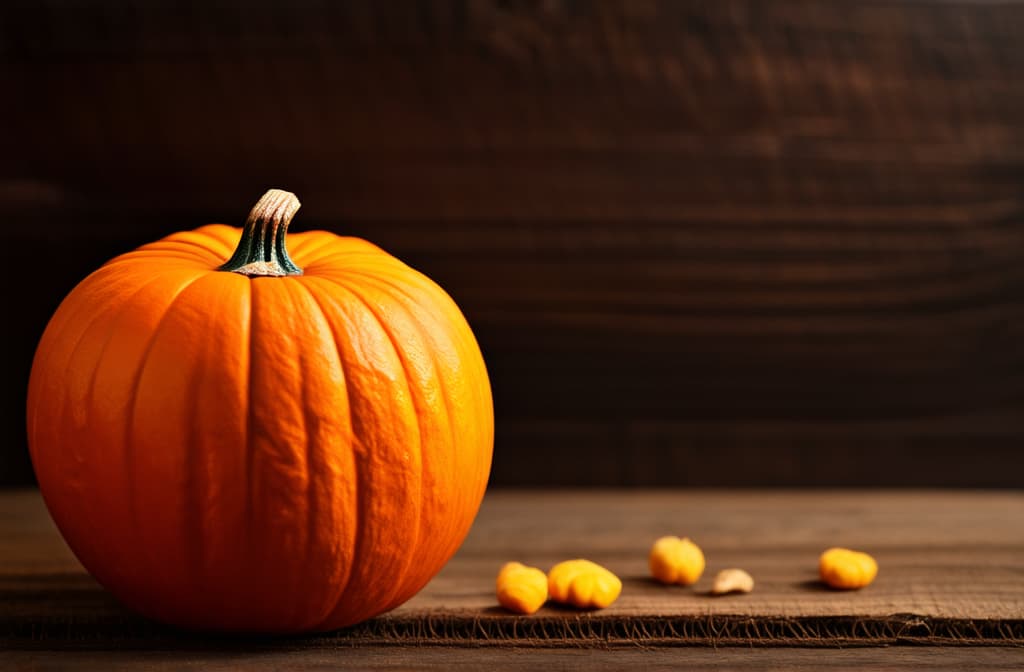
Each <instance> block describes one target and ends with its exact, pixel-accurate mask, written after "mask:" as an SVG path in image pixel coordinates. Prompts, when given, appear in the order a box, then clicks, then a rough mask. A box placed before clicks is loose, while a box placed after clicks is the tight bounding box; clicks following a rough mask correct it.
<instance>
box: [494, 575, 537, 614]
mask: <svg viewBox="0 0 1024 672" xmlns="http://www.w3.org/2000/svg"><path fill="white" fill-rule="evenodd" d="M497 591H498V604H500V605H501V606H503V607H505V608H506V609H508V610H509V611H514V612H516V613H517V614H532V613H533V612H535V611H537V610H538V609H540V607H541V605H542V604H544V603H545V602H546V601H547V599H548V577H547V576H545V574H544V572H542V571H541V570H539V569H537V568H536V567H527V566H526V565H524V564H522V563H519V562H509V563H506V564H505V565H504V566H503V567H502V568H501V571H500V572H498V580H497Z"/></svg>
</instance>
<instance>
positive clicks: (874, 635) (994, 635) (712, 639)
mask: <svg viewBox="0 0 1024 672" xmlns="http://www.w3.org/2000/svg"><path fill="white" fill-rule="evenodd" d="M112 645H113V646H116V647H117V648H142V647H152V646H166V647H171V648H200V649H202V648H214V647H216V648H225V647H227V648H230V647H232V646H243V647H246V648H252V647H259V646H272V647H275V648H281V647H286V648H287V647H292V646H295V647H303V648H304V647H316V646H325V647H345V646H361V645H371V646H431V645H433V646H467V647H476V646H516V647H549V648H550V647H590V648H593V647H601V648H611V647H663V646H712V647H717V646H791V647H792V646H800V647H840V646H842V647H852V646H893V645H932V646H935V645H943V646H951V645H952V646H1018V647H1024V619H1022V620H993V619H969V618H964V619H959V618H935V617H927V616H919V615H914V614H892V615H889V616H881V617H879V616H807V617H767V616H738V615H707V616H692V615H691V616H613V615H602V614H598V613H581V614H566V615H562V616H557V617H556V616H512V615H507V616H506V615H495V614H469V613H450V614H443V613H442V614H430V615H416V616H383V617H380V618H376V619H372V620H370V621H367V622H365V623H362V624H360V625H357V626H354V627H352V628H348V629H345V630H339V631H336V632H330V633H320V634H316V635H307V636H293V637H258V638H257V637H249V636H245V637H238V636H221V635H209V634H205V633H188V632H183V631H180V630H174V629H171V628H167V627H164V626H161V625H159V624H156V623H152V622H149V621H145V620H142V619H137V620H136V619H133V618H124V619H120V618H110V619H103V618H99V619H96V620H80V619H68V620H63V619H53V620H51V621H48V622H39V621H33V622H20V623H19V622H17V621H7V622H0V649H2V648H8V649H16V648H20V649H26V648H74V649H90V648H97V649H99V648H106V647H109V646H112Z"/></svg>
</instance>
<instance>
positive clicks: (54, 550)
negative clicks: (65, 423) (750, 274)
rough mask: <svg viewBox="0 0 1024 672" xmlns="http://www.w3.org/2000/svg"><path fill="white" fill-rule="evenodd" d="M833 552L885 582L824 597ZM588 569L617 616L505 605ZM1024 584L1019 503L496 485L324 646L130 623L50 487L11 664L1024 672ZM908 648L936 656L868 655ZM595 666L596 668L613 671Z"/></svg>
mask: <svg viewBox="0 0 1024 672" xmlns="http://www.w3.org/2000/svg"><path fill="white" fill-rule="evenodd" d="M664 534H676V535H686V536H690V537H691V538H693V539H694V540H695V541H696V542H697V543H698V544H700V545H701V546H702V548H703V549H704V552H705V555H706V557H707V562H708V566H707V571H706V572H705V575H704V577H703V578H701V580H700V581H699V582H698V583H697V584H696V585H695V586H694V587H692V588H681V587H665V586H661V585H659V584H656V583H655V582H653V581H651V580H650V579H649V578H648V571H647V551H648V549H649V547H650V545H651V543H652V542H653V540H654V539H655V538H657V537H658V536H661V535H664ZM833 545H843V546H849V547H853V548H858V549H862V550H865V551H869V552H870V553H872V554H873V555H874V556H875V557H876V558H877V560H878V562H879V566H880V571H879V575H878V578H877V580H876V581H875V583H874V584H872V585H871V586H869V587H868V588H866V589H864V590H861V591H856V592H836V591H832V590H829V589H827V588H825V587H824V586H823V585H821V584H820V583H819V582H818V580H817V557H818V555H819V554H820V552H821V551H822V550H824V549H825V548H827V547H829V546H833ZM574 557H586V558H589V559H591V560H594V561H596V562H599V563H601V564H603V565H605V566H607V567H608V568H609V569H611V570H613V571H614V572H615V573H617V574H618V575H619V576H620V577H621V578H622V579H623V584H624V587H623V591H622V595H621V597H620V598H619V600H618V601H617V602H616V603H615V604H613V605H612V606H611V607H609V608H608V609H605V610H602V611H577V610H573V609H566V608H560V607H556V606H546V607H544V608H542V609H541V610H540V611H539V612H538V613H537V614H535V615H533V616H528V617H526V616H516V615H513V614H510V613H508V612H506V611H504V610H503V609H501V608H500V607H499V606H498V605H497V602H496V600H495V597H494V577H495V574H496V572H497V570H498V568H499V567H500V565H501V564H502V563H503V562H505V561H508V560H519V561H522V562H525V563H527V564H532V565H536V566H539V567H541V568H543V569H545V570H546V569H548V568H549V567H550V566H551V565H553V564H554V563H556V562H558V561H560V560H564V559H568V558H574ZM726 567H741V568H744V569H746V570H747V571H749V572H750V573H751V574H752V575H753V576H754V578H755V581H756V587H755V589H754V591H753V592H752V593H750V594H748V595H732V596H726V597H712V596H711V595H709V594H708V592H707V591H708V588H709V586H710V581H711V577H712V576H713V575H714V574H715V573H716V572H717V571H718V570H719V569H722V568H726ZM1022 579H1024V493H1019V492H996V491H993V492H965V491H649V490H645V491H640V490H628V491H623V490H617V491H592V490H586V491H494V492H491V493H490V494H488V496H487V498H486V499H485V502H484V505H483V507H482V509H481V511H480V515H479V517H478V519H477V521H476V524H475V525H474V527H473V531H472V532H471V534H470V536H469V538H468V539H467V540H466V542H465V544H464V545H463V547H462V549H461V550H460V551H459V553H458V554H457V555H456V557H455V558H454V559H453V560H452V561H451V562H450V563H449V564H448V566H447V567H446V568H445V569H444V570H443V571H442V572H441V574H439V575H438V576H437V577H436V578H435V579H434V580H433V581H432V582H431V583H430V584H429V585H428V586H427V587H426V588H425V589H424V590H423V591H422V592H421V593H420V594H419V595H418V596H417V597H415V598H414V599H412V600H411V601H410V602H408V603H407V604H405V605H403V606H402V607H400V608H398V609H396V610H394V611H393V612H391V613H390V614H387V615H385V616H383V617H380V618H378V619H374V620H372V621H369V622H367V623H364V624H362V625H359V626H356V627H354V628H351V629H349V630H345V631H340V632H336V633H329V634H325V635H317V636H313V637H302V638H288V639H285V640H281V639H273V640H268V639H238V638H232V639H224V638H222V637H210V636H204V635H199V634H193V633H183V632H180V631H176V630H173V629H170V628H167V627H164V626H161V625H158V624H155V623H152V622H149V621H147V620H145V619H142V618H141V617H138V616H136V615H134V614H131V613H129V612H128V611H126V610H124V609H123V608H122V607H120V606H119V605H118V604H117V603H116V602H115V601H114V600H113V599H112V598H110V597H109V596H108V595H107V594H106V593H105V592H104V591H103V589H102V588H101V587H100V586H99V585H97V584H96V583H95V582H94V581H93V580H92V579H91V578H90V577H89V576H88V575H87V574H86V573H85V572H84V570H83V569H82V567H81V566H80V565H79V564H78V562H77V561H76V560H75V559H74V557H73V555H72V554H71V552H70V551H69V550H68V548H67V547H66V546H65V545H64V543H63V542H62V541H61V539H60V536H59V534H58V533H57V531H56V529H55V527H54V526H53V524H52V522H51V521H50V519H49V516H48V515H47V513H46V510H45V507H44V506H43V504H42V500H41V498H40V497H39V495H38V493H37V492H35V491H17V492H10V493H5V494H0V651H4V650H6V653H0V664H2V663H4V662H5V659H6V661H7V662H10V661H13V662H14V663H15V664H19V663H22V664H26V665H28V664H38V663H40V661H45V660H50V658H49V657H51V656H65V657H66V656H72V657H73V660H75V661H77V662H76V665H78V666H79V668H80V669H93V667H96V668H101V667H104V665H109V664H110V660H111V659H110V658H108V657H106V655H107V654H108V653H111V654H112V653H113V652H114V651H115V650H116V651H118V652H119V653H118V654H117V655H118V656H122V657H123V656H129V659H130V660H131V661H134V662H136V663H145V664H146V665H148V666H150V667H153V666H159V665H158V664H159V663H160V662H161V661H171V660H177V661H178V662H179V663H181V662H182V661H183V660H184V659H183V658H181V656H182V655H184V653H183V652H187V653H188V655H187V657H188V659H189V660H192V661H198V662H196V664H197V665H198V666H202V665H203V664H205V663H204V661H205V662H206V663H212V662H218V661H219V663H225V661H228V662H230V663H231V664H236V663H238V661H239V660H242V661H247V662H244V665H243V664H242V663H238V665H242V666H244V667H246V668H249V669H251V668H252V666H253V665H263V664H266V665H268V666H269V667H274V666H277V665H281V664H288V665H290V666H294V665H295V664H299V663H302V664H306V663H308V664H313V663H314V662H316V664H320V663H322V662H323V661H325V660H333V659H334V658H339V659H340V660H342V661H348V662H352V663H354V662H356V661H363V663H362V666H370V665H369V662H370V661H371V660H372V661H375V662H374V665H373V666H375V667H377V668H379V669H392V668H394V667H403V668H407V667H409V666H410V664H411V662H415V663H422V664H423V665H428V666H429V665H430V664H432V663H431V661H433V662H434V663H437V664H445V665H453V664H454V665H456V667H458V666H459V665H463V664H464V665H465V666H466V667H467V669H469V668H471V667H472V666H473V665H481V664H504V665H507V666H512V667H524V668H526V667H533V666H535V665H539V664H542V662H541V661H543V660H551V661H556V660H557V661H560V662H559V663H558V664H559V665H562V666H569V667H571V666H573V665H575V664H577V663H579V664H582V661H583V660H584V659H583V658H579V657H578V654H576V653H572V652H570V651H568V649H573V650H575V651H577V652H578V651H579V650H581V649H584V650H587V651H590V652H591V653H594V652H595V651H598V652H600V653H599V654H595V655H600V656H613V657H614V659H615V660H617V661H618V663H617V664H620V665H621V664H631V663H629V661H630V660H632V659H631V658H630V656H634V655H637V652H638V651H643V652H644V654H645V657H644V659H643V660H644V661H646V663H648V664H658V665H661V664H664V665H666V666H671V665H672V664H673V661H675V664H678V662H679V661H681V660H686V661H688V664H719V663H722V662H723V661H726V660H728V661H732V664H735V665H736V666H741V667H742V666H747V665H754V664H755V661H761V663H768V662H771V663H772V664H783V663H784V664H785V665H789V666H796V667H799V666H801V665H806V666H812V665H815V664H816V661H818V662H820V659H819V658H816V657H815V656H814V655H812V654H811V653H809V652H806V651H802V650H801V649H796V648H780V647H808V648H811V647H813V648H818V649H820V648H821V647H828V648H830V649H832V650H831V651H830V652H829V654H828V655H830V656H833V658H832V660H833V661H834V663H835V664H837V665H849V666H850V667H861V666H863V665H867V664H871V663H872V661H879V660H886V661H888V663H889V664H890V665H893V664H896V663H900V661H902V662H903V663H906V664H907V665H908V666H911V667H912V666H914V665H919V664H928V665H931V666H936V665H938V666H939V667H942V665H950V666H952V665H953V663H954V662H955V661H956V660H958V658H957V657H958V656H966V657H967V658H964V660H967V659H970V660H972V661H974V662H975V663H978V664H981V663H984V664H985V665H988V666H990V667H1000V666H1002V665H1010V666H1012V664H1013V663H1015V664H1017V665H1019V664H1021V663H1022V662H1024V648H1021V647H1024V580H1022ZM900 644H916V645H927V648H922V647H921V646H917V647H913V648H907V647H900V648H888V649H885V650H878V649H874V648H872V649H862V648H859V647H883V646H884V647H894V645H900ZM680 646H686V647H687V648H686V649H681V648H679V647H680ZM980 646H983V647H985V648H984V649H979V648H977V647H980ZM434 647H444V648H434ZM694 647H701V648H694ZM711 647H714V648H711ZM751 647H765V648H764V649H763V650H762V649H760V648H758V649H757V652H756V653H754V652H752V651H751ZM850 647H853V648H850ZM932 647H935V648H932ZM940 647H941V648H940ZM995 647H1000V648H995ZM1002 647H1007V648H1002ZM1010 647H1013V648H1010ZM838 648H842V649H843V651H842V653H840V652H839V651H837V650H836V649H838ZM506 649H507V650H508V651H515V652H516V653H515V655H513V654H511V653H506V652H505V651H506ZM527 649H528V651H527ZM226 651H230V652H231V655H230V656H227V657H226V658H225V657H224V656H226V655H227V654H226V653H225V652H226ZM403 651H405V652H406V653H403ZM126 652H130V653H126ZM159 652H164V653H165V654H166V656H163V654H161V653H159ZM630 652H632V653H630ZM730 652H731V653H730ZM929 652H931V653H929ZM684 653H685V655H684ZM911 654H912V655H911ZM932 654H934V656H935V657H934V659H929V658H928V656H930V655H932ZM162 656H163V657H162ZM508 656H512V657H511V658H510V657H508ZM546 656H550V658H546ZM679 656H684V657H681V658H680V657H679ZM585 660H586V664H587V665H588V666H592V665H593V664H594V663H595V660H597V659H595V658H594V657H593V656H588V657H586V659H585ZM602 660H604V659H603V658H602ZM89 661H92V663H90V662H89ZM231 661H234V662H231ZM317 661H319V662H317ZM459 661H461V662H459ZM488 661H489V662H488ZM573 661H576V662H573ZM737 661H741V662H737ZM801 661H803V662H801ZM844 661H845V662H844ZM908 661H911V662H913V665H911V664H910V662H908ZM984 661H988V662H984ZM634 662H635V661H634ZM901 664H902V663H901ZM414 666H415V665H414ZM228 667H230V665H228Z"/></svg>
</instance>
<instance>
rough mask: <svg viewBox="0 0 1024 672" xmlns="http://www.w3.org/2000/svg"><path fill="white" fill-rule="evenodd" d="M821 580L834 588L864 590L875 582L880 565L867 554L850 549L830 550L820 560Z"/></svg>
mask: <svg viewBox="0 0 1024 672" xmlns="http://www.w3.org/2000/svg"><path fill="white" fill-rule="evenodd" d="M818 571H819V573H820V574H821V580H822V581H824V582H825V583H826V584H827V585H829V586H830V587H832V588H840V589H843V590H852V589H856V588H863V587H864V586H866V585H868V584H869V583H871V582H872V581H874V580H875V576H876V575H877V574H878V563H877V562H875V559H874V558H872V557H871V556H870V555H868V554H867V553H862V552H860V551H851V550H850V549H848V548H830V549H828V550H827V551H825V552H824V553H822V554H821V558H820V559H819V560H818Z"/></svg>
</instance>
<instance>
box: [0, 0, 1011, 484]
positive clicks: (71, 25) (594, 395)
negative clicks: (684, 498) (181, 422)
mask: <svg viewBox="0 0 1024 672" xmlns="http://www.w3.org/2000/svg"><path fill="white" fill-rule="evenodd" d="M1022 31H1024V5H1022V4H1020V3H1015V2H973V1H969V0H949V1H938V0H936V1H921V2H905V1H897V0H872V1H858V2H843V1H840V0H832V1H828V2H813V1H809V0H808V1H800V0H780V1H778V2H770V3H764V2H758V1H757V0H722V1H719V2H714V3H708V2H685V1H682V2H675V1H672V0H652V1H650V2H613V1H601V2H573V1H569V0H562V1H560V0H549V1H545V2H499V1H497V0H477V1H469V0H444V1H441V2H419V3H397V4H392V3H373V2H365V1H354V2H345V3H326V2H325V3H321V2H312V1H309V2H301V3H283V2H277V1H272V0H260V1H259V2H255V3H218V4H214V5H208V6H204V7H195V8H190V9H189V10H187V11H186V10H183V9H182V8H180V6H178V5H173V4H171V3H165V2H157V3H150V2H146V3H143V2H137V3H128V4H123V3H119V4H117V5H116V6H115V4H114V3H106V2H100V1H97V0H94V1H92V2H83V3H75V4H74V5H73V6H65V5H64V4H63V3H53V2H41V3H11V4H8V5H5V7H4V9H2V10H0V65H2V67H0V86H2V87H3V90H5V91H13V92H15V93H16V95H14V96H11V98H10V100H9V101H8V102H7V104H5V105H4V106H3V108H2V109H0V123H2V124H3V127H4V128H5V129H6V132H5V133H4V134H3V135H2V137H0V150H2V151H0V227H2V229H3V231H4V233H5V235H7V236H8V239H9V240H11V241H13V243H14V244H16V245H17V246H18V250H19V253H18V254H17V255H13V256H11V257H9V258H8V259H7V262H8V271H9V274H10V275H11V276H12V277H17V278H24V277H32V278H33V279H34V281H33V282H32V283H26V284H28V285H30V286H28V287H25V288H23V289H21V291H19V292H15V293H13V294H14V296H12V297H11V299H10V301H11V304H12V306H13V307H14V308H15V311H16V314H17V315H18V316H19V318H20V322H21V324H23V325H24V328H23V329H19V330H18V332H17V334H15V335H13V338H14V346H13V350H12V352H11V353H10V355H9V356H8V357H7V358H5V361H6V363H5V366H6V367H8V371H7V373H8V375H5V376H3V379H4V380H5V381H11V382H9V383H5V384H7V385H9V388H8V389H9V391H10V398H13V399H20V398H22V397H23V389H24V382H25V380H26V379H27V374H28V367H29V360H30V354H31V352H32V349H33V347H34V344H35V341H36V339H37V338H38V336H39V334H40V333H41V331H42V328H43V325H44V324H45V321H46V319H47V317H48V316H49V315H50V313H51V312H52V310H53V309H54V308H55V307H56V304H57V302H58V301H59V300H60V298H61V297H62V296H63V295H64V294H65V293H66V292H67V291H69V290H70V288H71V287H72V286H73V285H74V283H75V282H77V280H79V279H80V278H81V277H82V276H83V275H84V274H85V273H87V272H88V271H89V270H91V269H92V268H94V267H95V266H96V265H98V264H99V263H102V261H104V260H105V259H107V258H109V257H110V256H112V255H113V254H116V253H117V252H120V251H124V250H126V249H129V248H131V247H133V246H135V245H138V244H140V243H143V242H146V241H148V240H150V239H153V238H156V237H159V236H162V235H165V234H167V233H169V232H171V231H174V230H177V229H180V228H191V227H194V226H198V225H200V224H203V223H206V222H208V221H211V220H216V221H228V222H231V223H238V222H239V221H240V219H241V218H242V217H243V216H244V214H245V212H246V211H247V209H248V207H249V206H250V205H251V202H252V200H253V199H254V198H255V197H256V196H257V195H258V194H260V193H262V191H263V190H264V189H265V188H266V187H267V186H270V185H274V186H281V187H286V188H289V189H291V190H293V191H295V192H297V193H298V194H299V195H300V197H301V198H302V200H303V202H304V204H305V205H304V209H303V210H302V211H301V212H300V214H299V217H298V219H297V221H296V225H295V226H296V230H298V229H301V228H328V229H330V230H334V231H337V232H339V233H348V234H353V235H359V236H363V237H366V238H369V239H371V240H373V241H374V242H376V243H378V244H380V245H382V246H383V247H384V248H385V249H387V250H389V251H391V252H393V253H395V254H396V255H398V256H399V257H401V258H403V259H405V260H406V261H408V262H410V263H411V264H413V265H414V266H416V267H418V268H420V269H421V270H423V271H425V272H426V273H427V274H428V275H430V276H431V277H433V278H435V279H436V280H437V281H438V282H440V283H441V284H442V286H444V287H445V288H446V289H448V290H449V292H450V293H451V294H452V295H453V296H454V297H455V299H456V300H457V301H458V303H459V304H460V305H461V306H462V307H463V309H464V311H465V312H466V315H467V317H468V318H469V320H470V322H471V324H472V325H473V327H474V329H475V330H476V332H477V335H478V337H479V339H480V341H481V345H482V347H483V350H484V353H485V356H486V357H487V360H488V363H489V366H490V369H491V372H492V378H493V384H494V391H495V399H496V404H497V416H498V418H497V419H498V423H497V431H498V437H497V441H498V452H497V454H496V459H495V463H494V482H495V483H498V484H519V485H531V484H532V485H558V484H579V485H602V484H603V485H623V484H648V485H652V484H653V485H686V484H697V485H821V486H825V485H919V486H920V485H924V486H928V485H930V486H1004V487H1005V486H1010V487H1021V486H1022V485H1024V452H1022V451H1021V450H1020V449H1019V447H1020V446H1021V444H1022V442H1024V349H1022V347H1021V343H1022V342H1024V339H1022V335H1024V307H1022V306H1024V304H1022V302H1021V299H1020V297H1021V296H1024V263H1022V262H1024V207H1022V204H1024V191H1022V187H1021V185H1022V184H1024V127H1022V125H1021V124H1020V119H1021V118H1024V79H1022V78H1021V77H1020V76H1019V73H1020V72H1021V71H1022V70H1024V45H1022V43H1021V41H1020V39H1019V36H1020V34H1021V33H1022ZM42 257H47V258H49V259H51V260H52V263H50V264H49V267H48V269H47V273H45V277H39V276H40V275H41V274H40V273H39V272H38V271H37V269H36V266H35V263H36V260H37V259H39V258H42ZM21 410H22V409H21V408H20V407H19V406H18V405H17V404H12V405H10V406H7V407H5V409H4V411H3V413H4V415H3V424H2V425H0V428H2V429H3V430H4V434H5V435H7V436H11V437H20V436H23V429H22V424H23V419H22V416H21V415H20V413H21ZM12 445H13V446H15V449H14V450H11V451H4V452H0V481H2V482H6V483H18V482H25V481H27V480H28V479H29V478H30V472H29V468H28V461H27V457H26V453H25V451H24V450H18V449H17V446H18V444H17V442H15V443H13V444H12ZM539 461H543V462H544V464H545V467H544V468H543V469H538V468H537V467H536V466H534V465H536V464H537V463H538V462H539ZM880 463H884V464H885V467H884V468H879V467H878V466H876V465H878V464H880ZM723 465H728V466H729V468H728V469H724V468H722V466H723Z"/></svg>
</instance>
